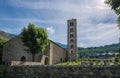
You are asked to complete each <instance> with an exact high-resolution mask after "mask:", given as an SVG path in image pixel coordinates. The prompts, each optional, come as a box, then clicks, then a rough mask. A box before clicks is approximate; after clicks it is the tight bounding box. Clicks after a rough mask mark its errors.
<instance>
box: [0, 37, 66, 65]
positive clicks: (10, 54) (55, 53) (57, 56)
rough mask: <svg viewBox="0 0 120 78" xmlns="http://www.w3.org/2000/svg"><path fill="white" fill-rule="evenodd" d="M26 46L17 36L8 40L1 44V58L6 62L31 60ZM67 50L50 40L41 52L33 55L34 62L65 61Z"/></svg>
mask: <svg viewBox="0 0 120 78" xmlns="http://www.w3.org/2000/svg"><path fill="white" fill-rule="evenodd" d="M26 50H27V47H25V46H24V45H23V42H22V40H21V38H20V37H19V36H17V37H15V38H13V39H11V40H9V41H8V42H7V43H6V44H4V46H3V58H2V60H3V61H4V62H5V63H6V64H10V63H11V61H23V60H24V61H28V62H31V61H32V55H31V54H30V53H28V52H27V51H26ZM66 55H67V51H66V49H64V48H62V47H61V46H59V45H57V44H56V43H55V42H53V41H50V43H49V45H48V46H47V48H46V51H45V52H43V53H38V54H36V55H35V62H40V63H41V64H42V65H54V64H57V63H60V62H64V61H66V59H67V58H66Z"/></svg>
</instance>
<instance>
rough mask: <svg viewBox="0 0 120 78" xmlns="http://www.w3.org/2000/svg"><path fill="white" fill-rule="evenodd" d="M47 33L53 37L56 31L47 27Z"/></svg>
mask: <svg viewBox="0 0 120 78" xmlns="http://www.w3.org/2000/svg"><path fill="white" fill-rule="evenodd" d="M46 30H47V32H48V33H50V34H51V35H53V34H54V33H55V29H54V28H53V27H47V28H46Z"/></svg>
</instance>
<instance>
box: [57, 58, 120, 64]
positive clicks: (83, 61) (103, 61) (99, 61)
mask: <svg viewBox="0 0 120 78" xmlns="http://www.w3.org/2000/svg"><path fill="white" fill-rule="evenodd" d="M118 64H120V63H118ZM57 65H94V66H97V65H115V64H114V62H113V59H96V58H81V59H79V60H78V61H73V62H62V63H59V64H57Z"/></svg>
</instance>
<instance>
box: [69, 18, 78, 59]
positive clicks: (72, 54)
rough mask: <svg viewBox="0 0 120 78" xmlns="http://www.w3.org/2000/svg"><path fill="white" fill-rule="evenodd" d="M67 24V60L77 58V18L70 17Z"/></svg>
mask: <svg viewBox="0 0 120 78" xmlns="http://www.w3.org/2000/svg"><path fill="white" fill-rule="evenodd" d="M67 25H68V29H67V31H68V38H67V49H68V60H69V61H75V60H76V58H77V20H76V19H70V20H68V21H67Z"/></svg>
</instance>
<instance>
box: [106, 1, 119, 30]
mask: <svg viewBox="0 0 120 78" xmlns="http://www.w3.org/2000/svg"><path fill="white" fill-rule="evenodd" d="M105 3H106V4H108V5H109V6H110V7H111V9H112V10H114V11H115V13H116V14H117V15H119V16H118V20H117V23H118V26H119V28H120V0H105Z"/></svg>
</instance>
